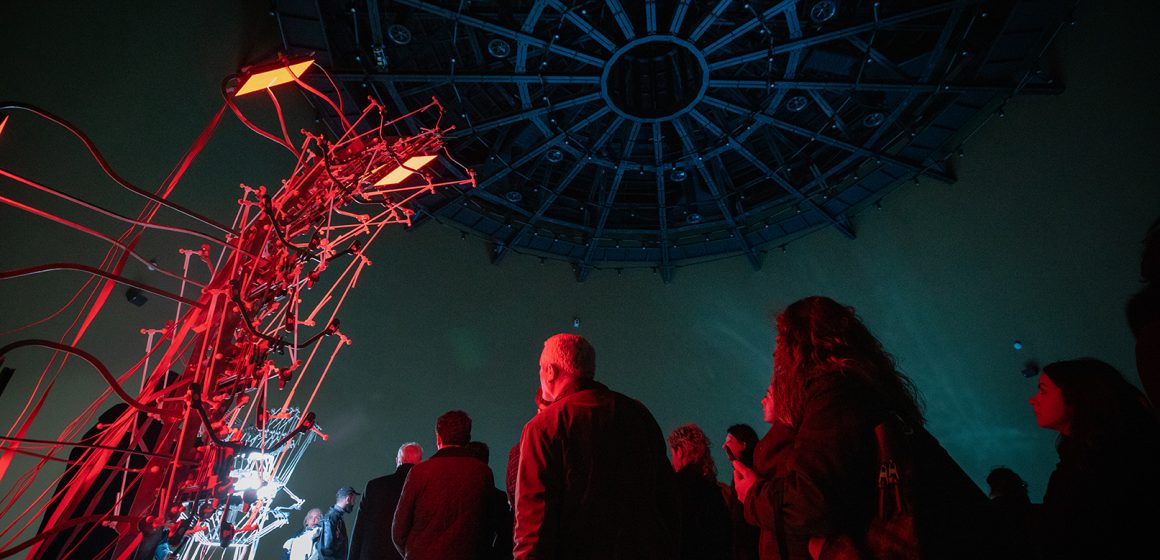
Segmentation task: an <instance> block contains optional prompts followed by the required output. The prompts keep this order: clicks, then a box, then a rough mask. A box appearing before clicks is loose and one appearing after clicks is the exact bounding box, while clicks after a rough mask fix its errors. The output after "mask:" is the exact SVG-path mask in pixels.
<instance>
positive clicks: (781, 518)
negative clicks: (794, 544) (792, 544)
mask: <svg viewBox="0 0 1160 560" xmlns="http://www.w3.org/2000/svg"><path fill="white" fill-rule="evenodd" d="M775 480H776V479H775ZM773 484H778V487H776V488H774V490H775V491H776V492H777V504H776V507H775V508H774V509H773V526H774V527H773V528H774V532H775V533H776V535H777V552H778V558H780V559H781V560H789V542H788V541H787V540H786V537H785V490H784V487H783V486H781V482H780V480H778V482H774V483H773Z"/></svg>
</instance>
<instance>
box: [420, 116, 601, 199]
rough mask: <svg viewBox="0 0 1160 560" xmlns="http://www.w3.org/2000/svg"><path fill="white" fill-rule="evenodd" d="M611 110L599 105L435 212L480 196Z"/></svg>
mask: <svg viewBox="0 0 1160 560" xmlns="http://www.w3.org/2000/svg"><path fill="white" fill-rule="evenodd" d="M611 111H612V110H611V109H609V108H608V107H601V108H599V109H597V110H596V111H595V112H593V113H592V114H591V115H589V116H588V117H587V118H585V119H583V120H581V121H579V122H577V123H576V124H574V125H572V126H570V127H568V129H567V130H565V131H561V132H559V133H557V134H556V135H554V136H552V137H549V138H546V139H544V142H543V143H541V144H540V145H539V146H536V147H535V148H534V149H532V150H529V151H528V152H527V153H525V154H524V155H522V156H520V158H519V159H517V160H516V161H514V162H512V163H511V164H508V165H506V166H505V167H504V168H503V169H500V170H499V171H496V172H495V173H492V174H491V175H490V176H489V177H487V178H486V179H484V180H483V181H481V182H480V183H478V184H477V185H476V187H475V188H474V189H471V190H469V191H464V192H462V193H460V194H459V196H457V197H455V199H454V200H452V201H451V202H448V203H447V204H444V205H443V206H441V207H440V208H439V209H438V210H436V212H439V213H443V212H444V211H445V210H446V209H448V208H455V207H456V206H458V205H460V204H463V203H464V200H465V199H466V198H468V197H472V196H481V195H485V194H487V191H488V189H489V188H490V187H491V186H492V185H494V184H496V183H497V182H499V180H500V179H503V178H504V177H506V176H507V175H509V174H510V173H512V172H513V171H515V170H516V169H519V168H520V167H523V166H524V165H527V164H528V163H530V162H531V161H532V160H533V159H536V158H538V157H540V156H542V155H544V153H545V152H547V151H548V150H550V149H551V148H552V147H554V146H556V145H558V144H559V143H560V142H563V141H564V140H565V139H567V138H568V137H569V136H570V135H572V134H575V133H576V132H578V131H580V130H582V129H583V128H584V127H586V126H588V125H590V124H592V123H593V122H596V120H598V119H600V118H601V117H603V116H604V115H607V114H608V113H610V112H611ZM442 159H443V158H440V160H442ZM495 200H496V201H497V202H499V203H500V204H503V205H505V206H509V204H510V203H507V201H506V200H503V199H500V198H499V197H496V198H495Z"/></svg>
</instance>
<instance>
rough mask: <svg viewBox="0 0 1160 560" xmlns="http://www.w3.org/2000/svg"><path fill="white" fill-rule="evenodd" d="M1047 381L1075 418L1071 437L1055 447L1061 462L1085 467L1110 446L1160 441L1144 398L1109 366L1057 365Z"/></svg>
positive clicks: (1087, 361) (1087, 362) (1089, 362)
mask: <svg viewBox="0 0 1160 560" xmlns="http://www.w3.org/2000/svg"><path fill="white" fill-rule="evenodd" d="M1042 375H1046V376H1047V377H1049V378H1051V381H1052V382H1054V383H1055V384H1056V385H1057V386H1058V387H1059V390H1060V391H1062V393H1063V403H1064V405H1065V406H1066V407H1067V408H1068V410H1069V411H1070V412H1071V425H1070V430H1069V434H1068V435H1067V436H1063V435H1060V437H1059V441H1058V442H1057V443H1056V450H1057V451H1059V456H1060V458H1063V459H1073V460H1076V461H1079V462H1086V461H1087V460H1088V459H1089V458H1091V457H1093V456H1094V455H1097V454H1099V453H1100V451H1101V449H1104V448H1105V446H1109V445H1111V446H1115V445H1118V444H1121V443H1124V442H1127V441H1135V440H1137V439H1139V438H1142V439H1143V440H1145V441H1146V440H1148V439H1149V438H1156V437H1157V436H1158V432H1160V426H1158V424H1157V422H1156V417H1155V416H1154V415H1153V413H1152V409H1151V406H1150V405H1149V404H1148V400H1147V399H1146V398H1145V397H1144V394H1143V393H1141V392H1140V390H1139V389H1137V388H1136V387H1135V386H1134V385H1132V384H1131V383H1128V382H1127V380H1125V379H1124V376H1123V375H1120V372H1119V371H1117V370H1116V368H1114V367H1112V366H1110V365H1108V364H1107V363H1104V362H1102V361H1100V360H1096V359H1093V358H1080V359H1078V360H1068V361H1064V362H1055V363H1053V364H1049V365H1048V366H1046V367H1044V368H1043V373H1042Z"/></svg>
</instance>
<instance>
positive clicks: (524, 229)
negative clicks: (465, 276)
mask: <svg viewBox="0 0 1160 560" xmlns="http://www.w3.org/2000/svg"><path fill="white" fill-rule="evenodd" d="M624 121H625V119H624V117H621V116H619V115H618V116H617V117H616V120H614V121H612V124H611V125H609V126H608V128H606V129H604V133H603V134H601V135H600V138H598V139H597V140H596V142H595V143H593V144H592V148H591V151H594V152H595V151H599V150H600V149H601V148H603V147H604V145H605V144H607V143H608V140H609V139H611V138H612V135H613V134H614V133H615V132H616V129H618V128H620V125H621V124H623V123H624ZM587 163H588V158H587V157H581V158H578V159H577V160H576V163H574V164H572V168H571V169H569V170H568V173H567V174H565V175H564V177H563V178H562V179H560V182H559V183H558V184H557V185H556V187H555V188H554V189H552V190H551V192H550V193H549V194H548V197H547V198H545V199H544V201H543V202H541V203H540V207H539V208H537V209H536V213H535V214H532V217H531V218H529V219H528V221H527V223H525V224H523V225H522V226H520V229H519V231H517V232H516V233H515V235H513V236H511V237H510V238H508V239H509V240H508V241H507V242H506V243H503V244H499V245H497V246H496V249H495V253H494V254H493V255H492V260H491V262H492V263H493V264H495V263H499V261H500V260H501V259H503V257H504V255H506V254H507V252H508V249H510V248H512V247H515V246H517V245H519V243H520V242H521V241H523V239H524V237H526V236H527V233H528V231H529V230H530V229H534V228H535V227H536V222H538V221H539V220H540V218H541V217H543V216H544V213H545V212H547V211H548V209H549V208H551V207H552V205H553V204H555V203H556V199H557V198H559V197H560V194H561V193H563V192H564V191H565V190H566V189H567V188H568V185H570V184H572V181H573V180H575V179H576V176H577V175H579V174H580V171H581V170H583V169H584V166H585V165H586V164H587Z"/></svg>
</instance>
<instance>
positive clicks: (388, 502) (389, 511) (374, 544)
mask: <svg viewBox="0 0 1160 560" xmlns="http://www.w3.org/2000/svg"><path fill="white" fill-rule="evenodd" d="M422 460H423V448H422V447H420V446H419V444H417V443H415V442H410V443H404V444H403V445H402V446H401V447H399V453H398V454H396V455H395V466H396V467H397V468H396V469H395V473H394V474H388V475H387V476H380V477H379V478H376V479H374V480H372V481H370V482H368V483H367V489H366V496H363V501H362V506H360V507H359V510H358V521H355V524H354V537H352V538H351V540H350V558H351V560H402V558H403V557H402V556H400V555H399V551H397V550H395V543H394V542H392V541H391V523H392V522H393V521H394V519H395V507H397V506H398V505H399V496H400V495H402V493H403V483H404V482H406V481H407V473H409V472H411V467H413V466H415V465H417V464H418V463H419V462H420V461H422Z"/></svg>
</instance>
